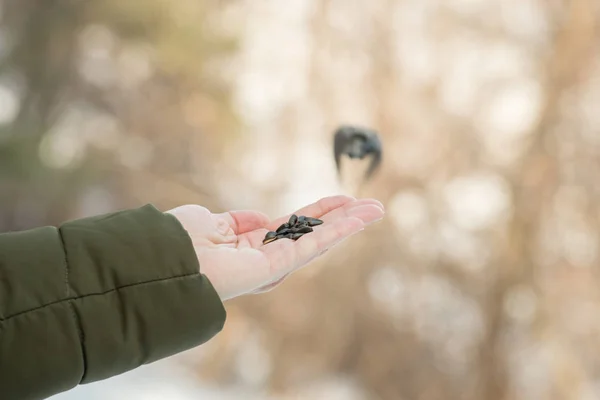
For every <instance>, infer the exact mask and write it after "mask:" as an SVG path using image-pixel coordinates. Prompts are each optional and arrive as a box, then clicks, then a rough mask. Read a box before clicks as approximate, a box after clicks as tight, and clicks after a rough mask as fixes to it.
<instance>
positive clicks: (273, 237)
mask: <svg viewBox="0 0 600 400" xmlns="http://www.w3.org/2000/svg"><path fill="white" fill-rule="evenodd" d="M277 239H278V237H277V232H273V231H271V232H267V234H266V235H265V238H264V239H263V244H267V243H270V242H273V241H275V240H277Z"/></svg>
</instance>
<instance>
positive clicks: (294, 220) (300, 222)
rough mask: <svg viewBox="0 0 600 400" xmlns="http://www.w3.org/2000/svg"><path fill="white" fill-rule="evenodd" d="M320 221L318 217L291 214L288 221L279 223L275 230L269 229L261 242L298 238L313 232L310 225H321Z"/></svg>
mask: <svg viewBox="0 0 600 400" xmlns="http://www.w3.org/2000/svg"><path fill="white" fill-rule="evenodd" d="M322 223H323V221H321V220H320V219H318V218H312V217H306V216H304V215H300V216H297V215H295V214H292V215H291V216H290V219H289V220H288V222H285V223H283V224H281V225H280V226H279V227H278V228H277V230H276V231H269V232H268V233H267V234H266V236H265V238H264V240H263V244H267V243H270V242H273V241H275V240H278V239H291V240H294V241H295V240H298V239H300V238H301V237H302V236H304V235H305V234H307V233H310V232H313V229H312V226H316V225H321V224H322Z"/></svg>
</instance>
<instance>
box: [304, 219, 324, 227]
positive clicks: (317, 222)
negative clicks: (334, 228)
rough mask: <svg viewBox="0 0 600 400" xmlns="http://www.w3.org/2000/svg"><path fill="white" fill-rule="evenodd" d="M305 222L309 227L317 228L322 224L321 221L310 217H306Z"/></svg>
mask: <svg viewBox="0 0 600 400" xmlns="http://www.w3.org/2000/svg"><path fill="white" fill-rule="evenodd" d="M306 221H307V222H308V225H310V226H317V225H321V224H322V223H323V221H321V220H320V219H318V218H311V217H306Z"/></svg>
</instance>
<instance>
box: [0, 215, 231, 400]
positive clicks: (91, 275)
mask: <svg viewBox="0 0 600 400" xmlns="http://www.w3.org/2000/svg"><path fill="white" fill-rule="evenodd" d="M225 318H226V312H225V309H224V307H223V303H222V302H221V300H220V298H219V296H218V295H217V293H216V291H215V290H214V288H213V286H212V285H211V283H210V281H209V280H208V279H207V278H206V276H204V275H203V274H201V273H200V266H199V265H198V260H197V258H196V255H195V252H194V249H193V247H192V243H191V239H190V237H189V236H188V234H187V232H186V231H185V230H184V229H183V227H182V226H181V224H180V223H179V221H177V219H176V218H175V217H173V216H172V215H170V214H164V213H162V212H160V211H158V210H157V209H156V208H155V207H154V206H152V205H146V206H144V207H141V208H137V209H133V210H126V211H120V212H116V213H111V214H106V215H102V216H97V217H91V218H84V219H79V220H75V221H70V222H67V223H65V224H63V225H61V226H60V227H58V228H55V227H43V228H38V229H32V230H28V231H24V232H9V233H4V234H0V399H2V400H13V399H14V400H29V399H44V398H47V397H50V396H52V395H54V394H57V393H59V392H62V391H66V390H69V389H71V388H73V387H75V386H77V385H78V384H83V383H89V382H93V381H97V380H100V379H105V378H109V377H111V376H114V375H118V374H121V373H123V372H126V371H129V370H131V369H133V368H136V367H138V366H140V365H142V364H147V363H150V362H153V361H156V360H159V359H161V358H164V357H168V356H171V355H173V354H176V353H178V352H181V351H184V350H187V349H190V348H192V347H195V346H197V345H200V344H202V343H204V342H206V341H207V340H209V339H210V338H212V337H213V336H214V335H216V334H217V333H218V332H219V331H220V330H221V329H222V328H223V325H224V323H225Z"/></svg>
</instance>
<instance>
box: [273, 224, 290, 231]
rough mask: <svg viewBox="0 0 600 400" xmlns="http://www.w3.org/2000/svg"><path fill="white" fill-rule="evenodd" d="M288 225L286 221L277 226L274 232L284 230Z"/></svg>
mask: <svg viewBox="0 0 600 400" xmlns="http://www.w3.org/2000/svg"><path fill="white" fill-rule="evenodd" d="M289 227H290V226H289V224H288V223H287V222H286V223H285V224H281V225H280V226H279V228H277V231H276V232H277V233H279V232H281V231H282V230H284V229H288V228H289Z"/></svg>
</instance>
